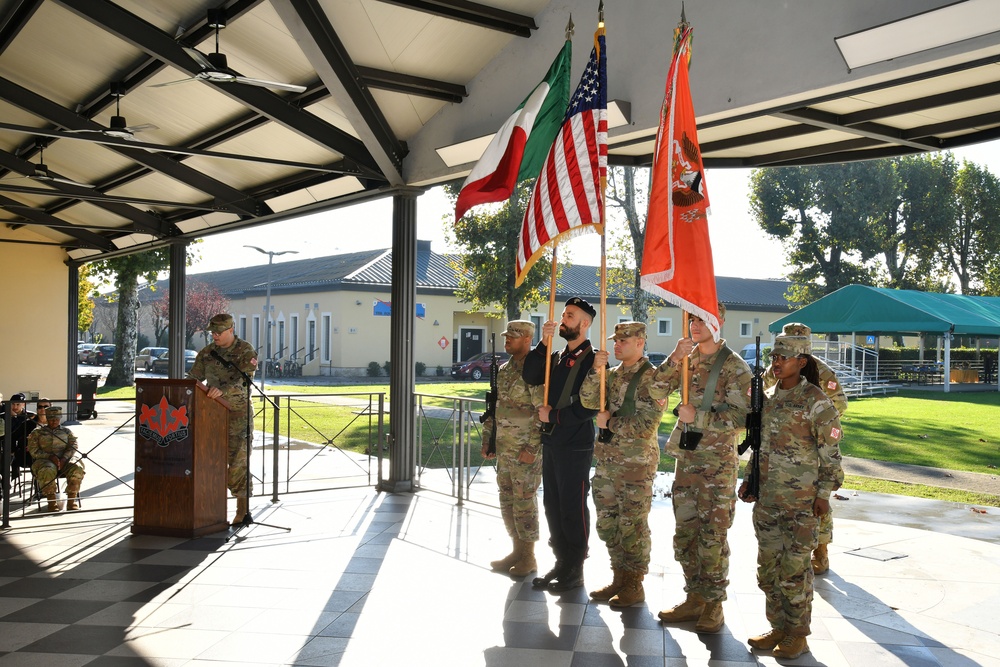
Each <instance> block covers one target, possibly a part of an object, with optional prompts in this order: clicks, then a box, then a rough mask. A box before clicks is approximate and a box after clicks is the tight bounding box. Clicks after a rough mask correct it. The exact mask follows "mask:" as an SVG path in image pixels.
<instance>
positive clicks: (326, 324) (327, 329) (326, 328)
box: [320, 313, 333, 362]
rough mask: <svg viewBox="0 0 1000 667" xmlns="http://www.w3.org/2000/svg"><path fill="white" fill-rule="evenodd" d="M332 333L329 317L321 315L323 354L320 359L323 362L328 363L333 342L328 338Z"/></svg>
mask: <svg viewBox="0 0 1000 667" xmlns="http://www.w3.org/2000/svg"><path fill="white" fill-rule="evenodd" d="M332 333H333V329H332V327H331V326H330V315H329V314H326V313H324V314H323V354H322V356H321V357H320V358H321V359H322V360H323V361H326V362H329V361H330V351H331V350H332V349H333V341H332V340H330V336H331V335H332Z"/></svg>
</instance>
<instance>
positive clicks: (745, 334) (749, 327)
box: [740, 322, 753, 338]
mask: <svg viewBox="0 0 1000 667" xmlns="http://www.w3.org/2000/svg"><path fill="white" fill-rule="evenodd" d="M752 337H753V322H740V338H752Z"/></svg>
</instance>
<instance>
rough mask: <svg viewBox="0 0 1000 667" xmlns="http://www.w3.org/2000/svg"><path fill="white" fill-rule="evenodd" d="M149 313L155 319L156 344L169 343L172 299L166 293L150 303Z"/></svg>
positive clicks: (154, 333)
mask: <svg viewBox="0 0 1000 667" xmlns="http://www.w3.org/2000/svg"><path fill="white" fill-rule="evenodd" d="M149 314H150V317H151V319H152V320H153V339H154V345H157V346H159V347H163V346H165V345H166V344H167V330H168V329H169V327H170V299H169V298H168V296H167V295H166V294H164V295H163V296H161V297H160V298H159V299H156V300H155V301H153V302H152V303H151V304H149Z"/></svg>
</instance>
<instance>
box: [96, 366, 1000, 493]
mask: <svg viewBox="0 0 1000 667" xmlns="http://www.w3.org/2000/svg"><path fill="white" fill-rule="evenodd" d="M487 388H488V384H487V383H485V382H440V381H430V382H420V383H418V384H417V387H416V389H417V392H418V393H421V394H431V395H436V396H459V397H465V398H482V397H483V395H484V394H485V392H486V390H487ZM388 391H389V387H388V384H387V383H385V382H380V383H372V384H363V385H336V386H324V387H318V386H291V385H272V386H269V387H268V392H269V393H271V392H273V393H279V394H281V393H291V394H331V393H338V394H340V393H376V392H385V393H386V394H387V400H388ZM98 394H99V397H100V398H119V399H130V398H134V397H135V389H134V388H131V387H126V388H117V389H113V390H110V391H104V390H100V391H99V392H98ZM676 400H677V398H676V396H672V397H671V399H670V406H671V407H672V406H673V405H674V404H675V403H676ZM423 401H424V405H437V406H441V407H451V406H452V402H451V401H448V400H446V399H435V398H428V397H425V398H424V399H423ZM293 407H294V410H293V415H294V416H295V418H294V419H293V420H292V423H291V425H288V424H283V425H282V431H283V432H284V431H285V430H290V431H291V435H292V437H294V438H300V439H303V440H310V441H313V442H325V441H336V444H338V445H339V446H342V447H345V448H347V449H352V450H355V451H365V450H366V448H367V447H368V443H369V427H368V425H367V422H365V424H366V425H365V427H364V428H363V429H361V431H363V433H362V432H359V433H356V434H347V433H346V432H345V433H343V434H341V432H342V431H343V430H344V428H345V426H346V425H347V424H349V423H351V422H353V423H354V424H355V425H357V424H358V423H359V422H360V421H362V420H359V418H358V415H356V414H354V413H355V412H357V409H350V408H343V409H334V410H330V409H329V407H328V406H327V407H325V408H324V409H323V410H320V409H318V407H317V406H316V405H315V404H314V403H310V402H308V401H293ZM997 408H1000V393H997V392H984V393H952V394H944V393H940V392H916V391H902V392H900V394H899V395H898V396H884V397H873V398H863V399H854V400H852V401H851V402H850V405H849V407H848V410H847V413H846V414H845V415H844V419H843V426H844V440H843V442H842V445H841V449H842V451H843V453H844V454H845V455H847V456H854V457H859V458H868V459H875V460H879V461H890V462H897V463H910V464H914V465H923V466H932V467H937V468H947V469H951V470H968V471H973V472H984V473H994V474H995V473H996V471H997V468H1000V417H998V415H1000V412H998V410H997ZM365 419H367V418H365ZM283 421H284V420H283ZM673 422H674V418H673V416H672V415H670V414H669V413H666V414H665V415H664V418H663V421H662V422H661V424H660V434H661V435H667V434H668V433H669V432H670V429H671V428H672V426H673ZM450 423H451V422H449V421H447V420H443V419H425V418H422V427H423V431H424V435H425V447H424V456H425V458H424V460H425V462H427V461H428V457H430V458H432V459H433V461H434V462H435V463H438V462H439V457H441V458H440V463H441V464H442V465H448V464H450V449H451V438H452V434H451V431H452V429H451V426H450ZM260 426H261V424H260V422H259V419H258V428H260ZM478 426H479V425H478V423H477V424H475V425H474V432H473V434H472V436H471V437H473V438H478V437H479V432H478ZM385 428H386V429H388V416H387V417H386V420H385ZM337 434H340V435H337ZM445 452H447V455H446V454H445ZM432 453H433V456H432ZM478 462H479V461H478V455H474V461H473V463H478ZM673 467H674V461H673V459H672V458H670V457H668V456H666V455H662V456H661V458H660V470H664V471H671V470H673Z"/></svg>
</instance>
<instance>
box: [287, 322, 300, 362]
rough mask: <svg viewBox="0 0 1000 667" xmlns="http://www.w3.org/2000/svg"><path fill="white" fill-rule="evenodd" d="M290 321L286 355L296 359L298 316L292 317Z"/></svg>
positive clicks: (297, 351)
mask: <svg viewBox="0 0 1000 667" xmlns="http://www.w3.org/2000/svg"><path fill="white" fill-rule="evenodd" d="M290 319H291V321H290V322H289V325H290V330H289V332H288V333H289V335H290V338H289V340H288V348H289V350H288V354H289V355H290V356H292V357H295V358H296V359H297V358H298V356H299V316H298V315H292V316H291V318H290Z"/></svg>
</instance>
